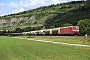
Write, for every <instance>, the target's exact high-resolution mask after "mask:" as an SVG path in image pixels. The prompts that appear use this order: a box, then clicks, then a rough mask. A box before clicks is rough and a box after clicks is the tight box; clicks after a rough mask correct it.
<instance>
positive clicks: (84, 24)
mask: <svg viewBox="0 0 90 60" xmlns="http://www.w3.org/2000/svg"><path fill="white" fill-rule="evenodd" d="M77 25H78V26H79V27H80V34H81V35H85V34H88V35H90V20H89V19H84V20H80V21H79V22H78V24H77Z"/></svg>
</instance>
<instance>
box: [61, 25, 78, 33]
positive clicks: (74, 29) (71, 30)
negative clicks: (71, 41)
mask: <svg viewBox="0 0 90 60" xmlns="http://www.w3.org/2000/svg"><path fill="white" fill-rule="evenodd" d="M60 34H69V35H79V27H78V26H68V27H62V28H60Z"/></svg>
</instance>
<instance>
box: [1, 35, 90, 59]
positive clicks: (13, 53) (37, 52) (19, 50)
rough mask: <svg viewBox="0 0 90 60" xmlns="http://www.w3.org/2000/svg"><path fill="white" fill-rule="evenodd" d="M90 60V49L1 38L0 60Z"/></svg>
mask: <svg viewBox="0 0 90 60" xmlns="http://www.w3.org/2000/svg"><path fill="white" fill-rule="evenodd" d="M31 38H33V37H31ZM89 59H90V48H85V47H73V46H66V45H57V44H52V43H42V42H35V41H28V40H25V39H18V38H13V37H4V36H1V37H0V60H89Z"/></svg>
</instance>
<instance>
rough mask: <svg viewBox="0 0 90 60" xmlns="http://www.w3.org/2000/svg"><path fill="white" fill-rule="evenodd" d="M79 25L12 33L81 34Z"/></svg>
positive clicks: (40, 34)
mask: <svg viewBox="0 0 90 60" xmlns="http://www.w3.org/2000/svg"><path fill="white" fill-rule="evenodd" d="M79 32H80V31H79V27H78V26H67V27H58V28H53V29H44V30H36V31H29V32H22V33H11V35H31V36H32V35H35V36H36V35H38V36H44V35H46V36H50V35H53V36H56V35H79Z"/></svg>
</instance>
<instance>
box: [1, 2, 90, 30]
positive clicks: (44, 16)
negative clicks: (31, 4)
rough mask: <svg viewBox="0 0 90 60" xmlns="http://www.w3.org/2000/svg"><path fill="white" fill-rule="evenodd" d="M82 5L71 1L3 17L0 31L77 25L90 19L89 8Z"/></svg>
mask: <svg viewBox="0 0 90 60" xmlns="http://www.w3.org/2000/svg"><path fill="white" fill-rule="evenodd" d="M84 3H85V2H84V1H72V2H67V3H60V4H57V5H50V6H43V7H39V8H36V9H32V10H28V11H23V12H19V13H16V14H10V15H5V16H2V17H0V29H3V30H14V29H15V28H26V27H40V26H42V27H45V28H49V27H50V26H53V27H59V26H63V25H65V24H68V25H77V23H78V21H79V20H81V19H90V17H89V15H90V8H84V7H83V6H84Z"/></svg>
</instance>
